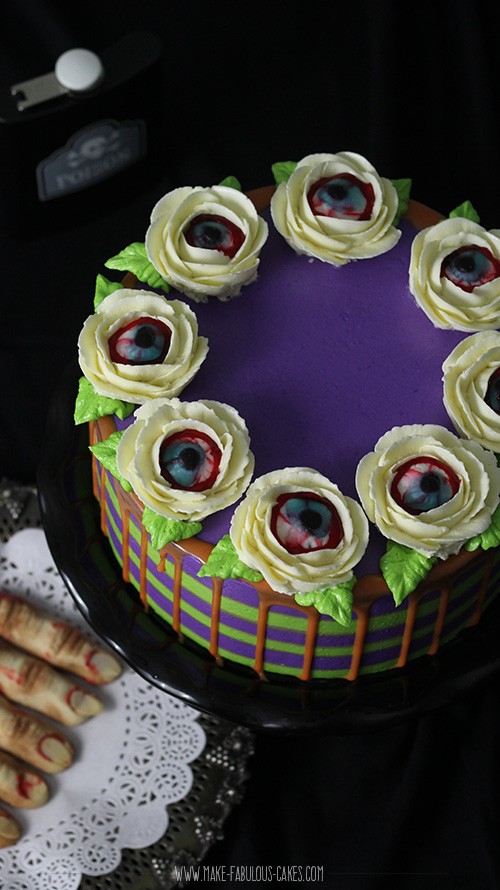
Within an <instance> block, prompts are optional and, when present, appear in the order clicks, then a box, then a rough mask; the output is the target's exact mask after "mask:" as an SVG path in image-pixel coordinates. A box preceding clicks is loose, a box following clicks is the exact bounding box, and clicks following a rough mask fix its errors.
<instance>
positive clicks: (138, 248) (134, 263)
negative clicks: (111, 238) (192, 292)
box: [104, 241, 170, 293]
mask: <svg viewBox="0 0 500 890" xmlns="http://www.w3.org/2000/svg"><path fill="white" fill-rule="evenodd" d="M104 265H105V266H106V268H107V269H118V271H120V272H133V273H134V275H137V277H138V279H139V281H144V282H145V284H149V286H150V287H161V288H163V290H164V291H166V292H167V293H168V291H169V290H170V287H169V286H168V284H167V282H166V281H165V279H164V278H162V277H161V275H160V274H159V272H157V271H156V269H155V267H154V266H153V264H152V263H151V262H150V261H149V260H148V256H147V253H146V245H145V244H144V242H142V241H134V243H133V244H129V246H128V247H125V248H124V249H123V250H121V251H120V253H117V255H116V256H113V257H111V259H110V260H108V261H107V263H104Z"/></svg>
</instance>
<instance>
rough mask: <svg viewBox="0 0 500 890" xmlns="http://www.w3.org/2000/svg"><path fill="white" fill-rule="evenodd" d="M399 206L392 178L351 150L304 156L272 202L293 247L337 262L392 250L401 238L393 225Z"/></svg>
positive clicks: (275, 219)
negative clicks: (383, 174)
mask: <svg viewBox="0 0 500 890" xmlns="http://www.w3.org/2000/svg"><path fill="white" fill-rule="evenodd" d="M397 210H398V195H397V192H396V189H395V188H394V186H393V185H392V183H391V182H390V181H389V180H388V179H383V178H382V177H380V176H379V175H378V173H377V171H376V170H375V168H374V167H372V165H371V164H370V163H369V161H367V160H366V158H364V157H362V156H361V155H358V154H354V153H353V152H350V151H344V152H340V153H339V154H334V155H332V154H313V155H308V156H307V157H305V158H303V159H302V160H301V161H299V163H298V164H297V167H296V168H295V170H294V172H293V173H292V175H291V176H290V178H289V180H288V181H287V182H282V183H280V185H279V186H278V188H277V190H276V192H275V193H274V195H273V198H272V201H271V213H272V217H273V222H274V224H275V226H276V228H277V229H278V232H280V234H281V235H283V237H284V238H285V239H286V241H287V242H288V244H289V245H290V247H292V248H293V249H294V250H295V251H296V253H299V254H306V255H307V256H310V257H316V258H317V259H320V260H323V262H326V263H331V264H332V265H334V266H342V265H344V263H347V262H349V260H356V259H365V258H367V257H374V256H378V255H379V254H381V253H385V252H386V251H388V250H391V248H392V247H394V246H395V244H397V242H398V241H399V238H400V237H401V232H400V231H399V230H398V229H396V228H395V227H394V226H393V221H394V218H395V216H396V214H397Z"/></svg>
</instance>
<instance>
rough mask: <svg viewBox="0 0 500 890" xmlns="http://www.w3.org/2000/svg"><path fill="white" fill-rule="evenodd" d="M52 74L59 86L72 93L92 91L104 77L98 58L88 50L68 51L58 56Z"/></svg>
mask: <svg viewBox="0 0 500 890" xmlns="http://www.w3.org/2000/svg"><path fill="white" fill-rule="evenodd" d="M54 72H55V75H56V78H57V80H58V81H59V83H60V84H61V86H63V87H65V88H66V89H67V90H70V91H71V92H72V93H86V92H87V91H88V90H93V89H94V88H95V87H96V86H97V85H98V84H99V82H100V81H101V80H102V78H103V77H104V68H103V65H102V62H101V60H100V58H99V56H96V54H95V53H93V52H91V51H90V50H89V49H69V50H68V51H67V52H65V53H63V54H62V56H59V58H58V60H57V62H56V66H55V69H54Z"/></svg>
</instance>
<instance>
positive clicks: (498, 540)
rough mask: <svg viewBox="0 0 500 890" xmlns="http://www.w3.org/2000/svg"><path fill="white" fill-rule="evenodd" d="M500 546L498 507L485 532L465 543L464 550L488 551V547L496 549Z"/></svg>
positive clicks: (499, 511) (499, 509) (499, 515)
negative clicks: (479, 549)
mask: <svg viewBox="0 0 500 890" xmlns="http://www.w3.org/2000/svg"><path fill="white" fill-rule="evenodd" d="M499 544H500V505H499V506H498V507H497V508H496V510H495V512H494V513H493V515H492V517H491V523H490V525H489V526H488V528H487V529H486V531H484V532H481V534H480V535H475V536H474V537H473V538H471V539H470V541H467V544H466V545H465V549H466V550H469V551H472V550H477V549H478V547H482V548H483V550H489V549H490V547H498V545H499Z"/></svg>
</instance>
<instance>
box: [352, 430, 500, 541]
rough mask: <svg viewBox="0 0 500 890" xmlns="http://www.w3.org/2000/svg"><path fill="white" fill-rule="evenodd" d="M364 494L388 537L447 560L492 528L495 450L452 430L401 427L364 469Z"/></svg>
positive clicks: (498, 485)
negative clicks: (485, 447)
mask: <svg viewBox="0 0 500 890" xmlns="http://www.w3.org/2000/svg"><path fill="white" fill-rule="evenodd" d="M356 488H357V490H358V494H359V497H360V500H361V503H362V505H363V507H364V509H365V512H366V514H367V516H368V519H370V520H371V521H372V522H374V523H375V525H376V526H377V528H378V529H379V531H380V532H381V533H382V534H383V535H384V536H385V537H386V538H389V539H390V540H391V541H395V542H397V543H398V544H403V545H405V546H407V547H410V548H412V549H414V550H417V551H418V552H419V553H423V554H425V555H426V556H429V557H431V556H438V557H440V558H441V559H446V557H447V556H449V555H450V554H452V553H458V551H459V550H460V548H461V547H462V546H463V545H464V544H465V543H466V542H467V541H468V540H469V539H470V538H472V537H473V536H474V535H478V534H480V533H481V532H484V531H485V530H486V529H487V528H488V526H489V524H490V522H491V517H492V514H493V512H494V510H495V509H496V507H497V506H498V498H499V494H500V469H499V468H498V467H497V463H496V460H495V456H494V454H492V452H491V451H486V450H485V449H484V448H482V447H481V445H478V444H477V442H470V441H468V440H464V439H459V438H457V436H454V435H453V433H450V432H449V431H448V430H447V429H445V428H444V427H441V426H435V425H433V424H424V425H413V426H403V427H394V428H393V429H392V430H390V431H389V432H388V433H386V434H385V435H384V436H382V437H381V439H379V441H378V442H377V444H376V445H375V449H374V451H373V452H370V453H369V454H366V455H365V456H364V457H363V458H362V459H361V461H360V462H359V464H358V469H357V473H356Z"/></svg>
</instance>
